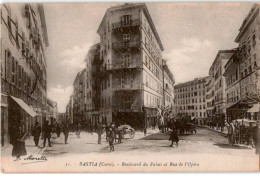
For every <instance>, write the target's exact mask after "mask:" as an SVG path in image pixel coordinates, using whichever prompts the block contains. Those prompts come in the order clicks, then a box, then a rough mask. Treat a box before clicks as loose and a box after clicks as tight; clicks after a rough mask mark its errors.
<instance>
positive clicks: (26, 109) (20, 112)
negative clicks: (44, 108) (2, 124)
mask: <svg viewBox="0 0 260 177" xmlns="http://www.w3.org/2000/svg"><path fill="white" fill-rule="evenodd" d="M37 115H38V114H37V113H36V112H35V111H34V110H33V109H32V108H31V107H30V106H29V105H27V104H26V103H25V102H24V101H23V100H21V99H20V98H16V97H13V96H10V97H9V98H8V134H9V137H10V143H12V142H13V137H14V133H15V132H16V131H17V129H18V128H19V127H22V129H23V131H25V132H26V133H30V130H31V122H32V121H31V119H33V118H35V117H36V116H37Z"/></svg>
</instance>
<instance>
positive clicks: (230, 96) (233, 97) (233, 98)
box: [227, 90, 240, 103]
mask: <svg viewBox="0 0 260 177" xmlns="http://www.w3.org/2000/svg"><path fill="white" fill-rule="evenodd" d="M239 95H240V93H239V90H233V91H232V92H230V93H227V103H235V102H237V101H239Z"/></svg>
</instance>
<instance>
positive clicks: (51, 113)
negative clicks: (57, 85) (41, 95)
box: [46, 98, 58, 122]
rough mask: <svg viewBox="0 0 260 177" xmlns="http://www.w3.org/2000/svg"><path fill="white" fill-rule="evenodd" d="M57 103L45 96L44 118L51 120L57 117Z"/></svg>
mask: <svg viewBox="0 0 260 177" xmlns="http://www.w3.org/2000/svg"><path fill="white" fill-rule="evenodd" d="M57 113H58V105H57V102H55V101H52V100H51V99H49V98H47V115H46V118H47V120H48V121H49V122H53V121H54V119H57Z"/></svg>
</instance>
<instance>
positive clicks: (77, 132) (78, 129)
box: [76, 123, 81, 138]
mask: <svg viewBox="0 0 260 177" xmlns="http://www.w3.org/2000/svg"><path fill="white" fill-rule="evenodd" d="M76 129H77V130H76V135H77V137H78V138H80V132H81V124H80V123H78V124H77V127H76Z"/></svg>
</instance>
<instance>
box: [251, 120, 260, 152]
mask: <svg viewBox="0 0 260 177" xmlns="http://www.w3.org/2000/svg"><path fill="white" fill-rule="evenodd" d="M259 125H260V123H259V122H257V124H256V126H255V127H254V129H253V141H254V145H255V153H256V154H259V150H260V142H259V141H260V130H259Z"/></svg>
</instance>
